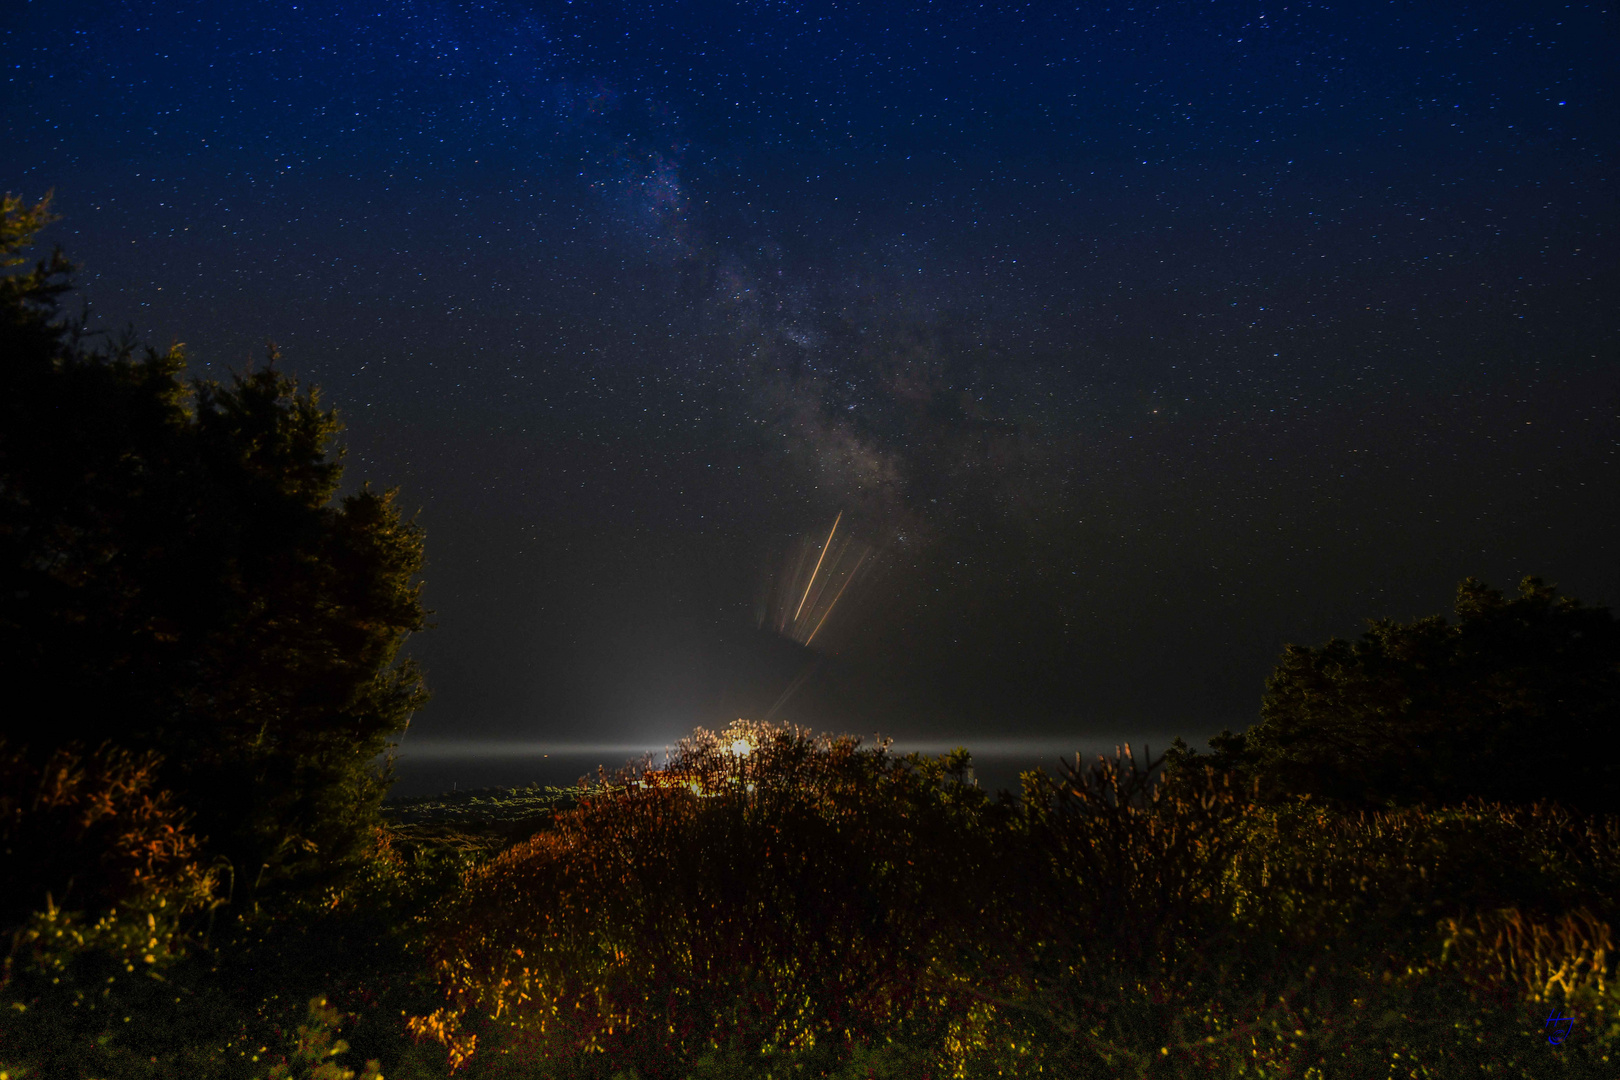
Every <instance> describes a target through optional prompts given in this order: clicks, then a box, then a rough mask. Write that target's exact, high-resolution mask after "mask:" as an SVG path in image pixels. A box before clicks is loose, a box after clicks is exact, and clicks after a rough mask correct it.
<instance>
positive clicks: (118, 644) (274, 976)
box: [0, 196, 1620, 1080]
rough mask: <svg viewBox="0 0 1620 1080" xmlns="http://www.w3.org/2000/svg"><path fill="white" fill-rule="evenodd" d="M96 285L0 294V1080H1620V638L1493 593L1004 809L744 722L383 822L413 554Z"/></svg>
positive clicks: (1476, 590)
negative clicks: (578, 774) (94, 290)
mask: <svg viewBox="0 0 1620 1080" xmlns="http://www.w3.org/2000/svg"><path fill="white" fill-rule="evenodd" d="M0 211H3V212H0V261H4V262H5V265H8V266H10V265H17V264H19V263H20V258H18V257H17V256H16V255H15V254H14V253H15V252H17V251H20V250H21V249H22V248H23V247H24V246H25V245H26V244H27V243H28V242H29V241H30V240H31V239H32V238H33V236H34V234H35V233H36V232H37V231H38V230H39V229H40V228H41V227H42V226H43V225H44V224H45V222H46V221H47V220H48V216H49V215H48V213H47V207H46V206H45V204H39V205H36V206H33V207H26V206H24V205H23V204H22V203H21V202H20V201H19V200H17V199H15V198H12V197H10V196H7V197H6V199H5V201H4V205H3V207H0ZM70 270H71V267H70V266H69V265H68V264H67V263H66V262H65V260H63V259H62V258H61V257H60V255H59V254H58V255H57V256H54V257H53V259H52V260H49V261H47V262H44V263H41V264H39V265H38V266H36V267H35V268H34V269H33V270H32V271H25V272H22V273H14V274H12V275H11V276H9V277H3V278H0V420H3V423H0V597H4V602H3V606H0V665H3V666H0V673H3V674H4V676H5V679H6V682H7V686H8V694H9V695H10V700H11V702H12V704H13V706H14V707H13V708H11V709H9V710H7V711H6V712H5V713H4V714H3V720H0V919H3V920H4V926H5V930H6V931H7V933H8V935H9V948H8V951H7V954H6V958H5V961H4V966H3V968H0V1080H10V1078H12V1077H31V1078H32V1077H37V1078H40V1080H55V1078H87V1077H96V1078H126V1077H127V1078H143V1080H144V1078H151V1080H160V1078H164V1080H166V1078H171V1077H172V1078H176V1080H178V1078H181V1077H184V1078H186V1080H196V1078H202V1077H219V1078H222V1080H224V1078H231V1080H236V1078H240V1080H248V1078H259V1077H274V1078H286V1080H292V1078H305V1077H308V1078H319V1080H350V1078H352V1077H356V1076H360V1077H364V1078H365V1080H371V1078H373V1077H378V1076H388V1077H391V1078H395V1080H399V1078H416V1077H444V1076H447V1075H450V1074H451V1073H452V1072H455V1073H458V1074H460V1075H463V1076H468V1077H475V1078H476V1077H485V1076H488V1077H507V1076H510V1077H515V1078H516V1077H534V1078H557V1080H574V1078H578V1080H595V1078H600V1080H628V1078H640V1080H662V1078H669V1080H683V1078H685V1080H701V1078H709V1080H718V1078H739V1080H740V1078H759V1080H764V1078H777V1077H781V1078H787V1077H836V1078H844V1080H856V1078H880V1077H881V1078H888V1077H893V1078H899V1077H906V1078H912V1077H915V1078H931V1077H939V1078H943V1077H980V1076H984V1077H989V1076H1009V1077H1011V1076H1029V1077H1036V1076H1052V1077H1082V1078H1084V1077H1098V1078H1102V1077H1109V1078H1112V1077H1217V1078H1221V1077H1227V1078H1238V1077H1300V1078H1317V1080H1330V1078H1340V1077H1342V1078H1346V1080H1361V1078H1366V1077H1429V1078H1446V1077H1464V1076H1467V1077H1474V1076H1503V1077H1536V1078H1541V1077H1560V1076H1567V1077H1603V1078H1612V1077H1614V1076H1615V1075H1617V1073H1620V1069H1617V1068H1616V1067H1615V1064H1614V1063H1613V1062H1611V1058H1612V1057H1614V1056H1615V1055H1616V1053H1617V1051H1620V1008H1617V1002H1616V995H1617V993H1620V990H1617V988H1616V971H1615V956H1614V952H1615V950H1614V945H1613V942H1612V941H1611V938H1612V934H1613V931H1612V927H1613V926H1614V925H1615V923H1616V917H1617V912H1616V910H1615V908H1616V905H1617V904H1620V899H1617V898H1620V888H1617V885H1620V817H1616V816H1614V815H1615V811H1616V810H1620V806H1616V805H1615V802H1614V800H1615V799H1616V798H1617V796H1616V792H1617V791H1620V786H1617V784H1616V783H1615V781H1616V780H1617V779H1620V777H1617V776H1616V770H1617V769H1620V754H1616V752H1615V751H1616V749H1617V748H1616V746H1615V740H1616V734H1617V732H1620V724H1617V723H1616V721H1617V720H1620V628H1617V624H1616V622H1615V620H1614V618H1613V617H1612V616H1611V615H1610V614H1609V613H1608V612H1607V611H1606V610H1604V609H1600V608H1588V607H1584V606H1582V605H1580V604H1579V603H1577V602H1575V601H1574V600H1572V599H1569V598H1565V597H1561V596H1559V595H1558V594H1557V592H1556V591H1555V590H1554V589H1552V588H1551V587H1549V586H1547V585H1546V584H1544V583H1542V582H1540V581H1538V580H1536V579H1529V580H1527V581H1526V582H1525V583H1524V584H1523V586H1522V587H1521V590H1520V595H1519V596H1518V597H1516V598H1512V599H1508V598H1505V597H1503V596H1502V595H1501V594H1499V593H1496V592H1495V591H1493V590H1491V589H1489V588H1487V587H1485V586H1484V585H1482V584H1480V583H1478V582H1473V581H1467V582H1464V584H1463V586H1462V588H1461V589H1460V590H1459V594H1458V604H1457V611H1456V621H1455V622H1451V621H1448V620H1446V619H1444V618H1439V617H1436V618H1433V619H1424V620H1418V621H1416V622H1413V623H1408V624H1400V623H1392V622H1380V623H1374V624H1373V626H1372V628H1371V630H1370V631H1369V633H1368V634H1367V635H1365V636H1364V637H1363V639H1362V640H1361V641H1360V642H1357V643H1348V642H1337V641H1336V642H1330V643H1328V644H1327V645H1325V646H1322V647H1320V648H1316V649H1309V648H1300V647H1294V648H1290V650H1289V651H1288V652H1287V653H1286V654H1285V655H1284V657H1283V661H1282V663H1281V664H1280V665H1279V667H1278V669H1277V671H1276V673H1275V674H1274V675H1273V677H1272V679H1271V681H1270V683H1269V685H1268V688H1267V694H1266V697H1265V699H1264V702H1263V706H1262V712H1261V718H1260V722H1259V723H1258V724H1257V725H1256V726H1255V727H1254V728H1251V729H1250V730H1249V731H1248V732H1244V733H1241V734H1238V735H1232V734H1227V735H1224V736H1222V737H1220V738H1217V739H1216V740H1214V741H1213V742H1212V746H1213V748H1214V752H1213V753H1211V754H1197V753H1194V752H1193V751H1191V750H1190V749H1188V748H1187V747H1186V746H1184V745H1177V746H1176V747H1174V748H1173V749H1172V752H1171V754H1170V755H1169V756H1168V758H1167V760H1166V761H1164V762H1163V763H1160V762H1140V763H1139V762H1137V761H1135V760H1134V759H1133V758H1132V757H1131V756H1130V755H1129V754H1128V753H1125V754H1121V755H1119V756H1116V757H1115V758H1112V759H1103V760H1100V761H1098V762H1096V763H1094V764H1091V765H1089V766H1088V765H1085V764H1084V763H1081V762H1079V761H1076V762H1075V763H1074V764H1073V765H1072V766H1067V765H1066V766H1063V767H1060V768H1058V769H1057V770H1056V771H1055V772H1053V773H1047V772H1044V771H1036V772H1033V773H1030V774H1028V775H1027V776H1026V777H1025V778H1024V782H1023V786H1022V789H1021V791H1019V792H1017V793H997V794H996V795H994V796H992V795H991V794H990V793H987V792H984V791H982V790H980V789H979V788H978V787H977V786H975V785H974V784H973V783H972V781H971V780H969V779H968V776H969V766H970V764H971V759H970V758H969V756H968V755H967V753H966V752H965V751H959V752H957V753H955V754H951V755H946V756H944V757H941V758H937V759H924V758H921V757H917V756H907V757H900V756H897V755H894V754H892V753H890V751H889V749H888V747H886V746H884V745H882V744H876V745H864V744H862V743H860V742H859V741H857V740H853V739H847V738H833V737H829V736H818V735H814V734H812V733H810V732H807V731H803V730H800V729H796V728H793V727H791V726H785V725H778V726H771V725H765V724H755V723H750V722H746V721H739V722H738V723H737V724H736V725H734V726H733V727H732V728H730V729H729V730H727V731H724V732H720V733H711V732H706V731H701V730H700V731H698V732H696V733H694V734H693V736H692V737H691V738H689V739H687V740H685V741H684V742H683V743H682V744H681V745H680V746H679V747H678V749H677V752H676V753H675V754H674V755H673V756H672V758H671V761H670V762H669V764H668V765H667V766H666V767H665V768H662V769H657V770H654V769H638V770H629V771H626V772H624V773H622V774H619V775H615V776H606V775H604V776H602V777H600V778H599V780H598V781H597V782H596V783H593V784H586V785H583V786H581V787H580V788H578V789H571V790H564V791H558V790H542V789H520V790H517V791H511V792H505V793H477V794H473V793H468V794H466V795H461V796H456V797H443V798H440V799H438V800H416V801H413V802H409V803H400V804H396V805H394V806H391V807H388V808H386V809H385V808H384V806H383V804H382V802H381V800H382V797H383V794H384V792H385V791H386V789H387V781H388V776H387V772H386V770H384V771H382V772H380V773H379V772H378V771H376V770H375V768H374V767H373V766H372V764H371V762H372V761H373V760H374V759H375V757H376V755H377V753H378V751H380V750H382V749H384V748H386V747H387V745H388V744H389V740H390V739H391V738H394V737H396V736H397V735H398V733H399V732H400V731H402V730H403V727H404V725H405V722H406V718H407V717H408V715H409V711H410V709H411V708H413V707H415V706H416V705H417V704H419V703H420V702H421V701H422V700H423V699H424V695H425V689H424V687H423V685H422V682H421V678H420V675H419V673H417V672H416V671H415V670H414V669H412V668H411V667H410V666H409V665H408V664H405V663H400V662H398V660H397V657H398V654H399V649H400V646H401V645H402V644H403V642H404V640H405V639H406V637H407V636H408V635H409V634H410V633H412V632H414V631H416V630H417V629H419V628H421V626H423V625H424V619H425V616H426V614H427V613H426V612H424V611H422V609H421V607H420V604H419V603H418V601H417V588H418V584H417V575H418V572H419V570H420V568H421V565H422V537H421V533H420V530H418V529H416V528H415V527H414V526H413V525H412V524H411V523H409V522H408V521H406V520H405V519H403V518H402V517H401V516H400V515H399V513H398V512H397V510H396V509H395V508H394V506H393V504H392V501H391V499H390V498H389V497H388V496H386V495H375V494H372V493H370V492H361V493H360V494H357V495H354V496H350V497H348V498H344V499H338V498H337V497H336V495H335V493H336V491H337V483H338V478H339V466H338V461H337V457H336V455H335V453H334V452H333V450H332V440H333V438H334V437H335V435H336V433H337V431H338V425H337V421H336V418H335V416H334V415H333V414H332V413H331V411H330V410H328V409H324V408H323V407H321V405H320V404H319V401H318V398H317V397H316V396H315V394H314V393H313V392H308V391H301V390H299V388H298V387H296V386H295V385H294V384H293V383H292V382H291V380H289V379H286V378H285V377H284V376H281V375H280V374H279V373H276V372H275V371H274V369H273V367H272V368H267V369H263V370H260V371H256V372H249V373H247V374H245V375H242V376H239V377H237V378H236V379H234V380H233V381H232V382H231V383H230V384H229V385H226V386H221V385H217V384H213V383H207V382H199V381H192V382H190V383H184V382H182V380H181V379H180V373H181V370H182V366H183V365H182V359H181V357H180V355H179V352H178V350H177V349H176V350H170V351H168V352H166V353H158V352H156V351H153V350H146V351H145V352H144V353H140V352H138V351H137V350H136V348H135V347H134V346H133V345H132V344H129V343H121V344H117V345H114V346H112V347H106V348H92V347H91V345H90V344H88V342H90V341H91V340H93V339H92V338H91V337H90V336H89V335H86V334H85V333H84V332H83V328H82V327H79V326H75V325H73V324H71V323H69V322H67V321H65V320H64V319H62V318H61V317H60V316H59V314H58V310H57V302H58V298H59V297H60V295H61V294H62V293H63V292H64V290H65V289H66V288H67V280H68V277H67V276H68V273H69V271H70ZM1550 731H1556V732H1557V733H1558V738H1557V739H1555V740H1553V748H1552V753H1551V755H1550V756H1549V755H1548V754H1545V753H1543V751H1544V750H1545V749H1546V747H1547V739H1546V736H1547V734H1548V733H1549V732H1550ZM1554 1013H1556V1014H1558V1015H1561V1016H1564V1017H1570V1018H1573V1021H1574V1026H1573V1029H1572V1030H1570V1031H1569V1034H1568V1037H1567V1039H1565V1040H1564V1041H1563V1042H1562V1043H1561V1044H1560V1045H1556V1046H1555V1045H1552V1044H1551V1043H1550V1042H1549V1039H1548V1035H1549V1033H1553V1034H1562V1030H1561V1029H1560V1028H1557V1027H1555V1028H1549V1026H1548V1024H1547V1022H1546V1021H1547V1018H1548V1016H1549V1015H1550V1014H1554Z"/></svg>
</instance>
